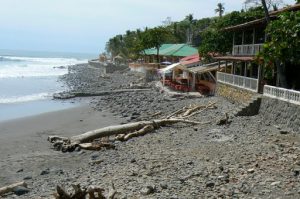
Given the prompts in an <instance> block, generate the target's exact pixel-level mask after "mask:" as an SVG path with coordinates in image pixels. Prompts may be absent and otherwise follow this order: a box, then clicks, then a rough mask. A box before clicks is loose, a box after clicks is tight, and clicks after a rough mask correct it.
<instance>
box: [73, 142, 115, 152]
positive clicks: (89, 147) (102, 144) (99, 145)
mask: <svg viewBox="0 0 300 199" xmlns="http://www.w3.org/2000/svg"><path fill="white" fill-rule="evenodd" d="M78 145H79V147H80V148H81V149H85V150H100V149H101V148H103V147H104V148H107V149H114V148H115V146H114V145H113V144H112V143H109V142H101V141H100V142H91V143H81V144H78Z"/></svg>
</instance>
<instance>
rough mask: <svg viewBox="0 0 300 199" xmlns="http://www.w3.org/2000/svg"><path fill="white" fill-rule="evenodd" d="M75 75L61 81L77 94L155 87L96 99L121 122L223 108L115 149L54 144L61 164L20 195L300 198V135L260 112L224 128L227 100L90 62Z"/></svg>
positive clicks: (94, 101)
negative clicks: (78, 190) (76, 191)
mask: <svg viewBox="0 0 300 199" xmlns="http://www.w3.org/2000/svg"><path fill="white" fill-rule="evenodd" d="M69 70H70V73H69V74H67V75H65V76H63V77H62V78H61V81H64V82H65V83H66V84H67V85H68V86H69V87H70V92H85V93H88V92H102V91H109V90H111V91H113V90H116V89H133V88H148V89H149V90H147V91H144V92H129V93H115V94H109V95H104V96H94V97H90V99H91V100H90V106H91V107H92V108H93V109H94V110H95V111H100V112H101V111H102V112H110V113H112V115H113V117H114V118H118V120H119V121H122V123H127V122H132V121H140V120H151V119H155V118H160V117H163V116H166V115H169V114H170V113H172V112H174V111H175V110H178V109H179V108H181V107H184V106H189V105H191V104H198V105H199V104H202V105H205V104H208V103H209V102H216V106H217V108H216V109H209V110H206V111H204V112H203V113H201V114H199V115H195V116H193V118H192V119H193V120H197V121H203V122H205V121H213V122H212V123H211V124H206V125H195V126H190V125H186V124H180V123H179V124H176V125H174V126H167V127H162V128H160V129H158V130H156V131H155V132H154V133H150V134H147V135H145V136H142V137H137V138H134V139H131V140H129V141H127V142H116V143H114V144H115V149H101V150H100V151H83V150H82V151H77V152H73V153H61V152H55V151H52V149H50V144H49V152H51V153H54V154H55V156H53V158H58V159H57V160H56V161H54V162H55V163H56V164H57V165H50V166H49V167H48V168H46V169H44V170H43V171H42V172H41V173H40V175H39V176H37V177H36V178H35V179H30V178H29V179H25V178H24V179H25V181H27V182H28V184H29V185H30V187H31V189H30V192H28V193H27V194H25V195H22V196H19V197H18V198H51V193H53V192H54V191H55V186H56V185H58V184H59V185H63V186H65V187H66V188H70V187H71V184H80V185H81V186H83V187H87V186H90V185H97V186H100V187H103V188H104V189H106V191H107V189H108V187H110V185H111V183H112V182H113V183H114V185H115V188H116V190H117V192H118V193H117V194H116V198H123V199H125V198H173V199H176V198H299V197H300V189H299V187H300V177H299V176H300V148H299V146H300V136H299V134H296V133H293V132H284V131H281V129H280V127H278V126H276V125H275V124H270V123H268V124H265V123H264V119H263V118H262V117H261V116H260V115H256V116H251V117H235V118H233V119H232V120H231V121H230V124H229V125H217V124H216V122H215V121H216V119H217V118H220V117H222V116H223V115H224V113H226V112H229V111H231V110H232V109H233V108H234V107H235V104H232V103H230V102H228V101H226V100H225V99H223V98H221V97H202V98H185V97H171V96H168V95H167V94H165V93H161V92H160V90H157V89H156V88H155V87H154V85H153V83H145V82H144V81H143V78H144V77H143V74H141V73H136V72H131V71H129V70H126V71H117V72H114V73H112V74H109V75H103V74H101V73H99V72H98V70H97V69H95V68H89V67H87V66H86V65H77V66H73V67H70V69H69ZM65 94H66V93H65ZM159 112H160V114H157V113H159ZM155 114H157V115H155ZM153 115H155V116H153ZM112 123H114V122H113V121H112ZM52 163H53V162H52ZM60 164H61V165H60ZM74 164H76V165H74ZM67 168H69V169H67ZM106 193H107V192H106ZM15 197H17V196H15V195H7V198H15Z"/></svg>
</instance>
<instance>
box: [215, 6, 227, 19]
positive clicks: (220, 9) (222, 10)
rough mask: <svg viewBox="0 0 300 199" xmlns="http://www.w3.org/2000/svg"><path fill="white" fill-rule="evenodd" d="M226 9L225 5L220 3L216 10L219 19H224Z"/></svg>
mask: <svg viewBox="0 0 300 199" xmlns="http://www.w3.org/2000/svg"><path fill="white" fill-rule="evenodd" d="M224 11H225V8H224V5H223V3H218V5H217V8H216V9H215V12H216V13H219V17H222V16H223V14H224Z"/></svg>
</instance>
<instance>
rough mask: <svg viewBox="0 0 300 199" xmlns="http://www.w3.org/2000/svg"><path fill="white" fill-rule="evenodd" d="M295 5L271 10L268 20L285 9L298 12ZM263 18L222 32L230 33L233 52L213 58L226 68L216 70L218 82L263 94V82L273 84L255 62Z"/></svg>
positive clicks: (260, 42) (260, 48)
mask: <svg viewBox="0 0 300 199" xmlns="http://www.w3.org/2000/svg"><path fill="white" fill-rule="evenodd" d="M299 9H300V5H299V4H296V5H294V6H290V7H287V8H284V9H281V10H278V11H273V12H270V18H271V20H276V18H277V17H278V14H280V13H282V12H285V11H297V10H299ZM266 26H267V24H266V20H265V18H262V19H257V20H254V21H250V22H247V23H243V24H238V25H235V26H231V27H227V28H225V29H224V31H231V32H233V42H232V43H233V45H232V52H231V54H229V55H226V56H218V57H215V59H216V60H218V61H225V65H226V67H225V71H224V72H218V73H217V81H218V82H220V83H224V84H229V85H232V86H235V87H239V88H242V89H246V90H249V91H253V92H256V93H263V90H264V85H265V84H266V83H268V84H274V81H273V82H272V81H270V80H269V81H268V82H266V80H265V79H264V74H263V67H264V66H263V65H262V64H258V62H257V61H255V59H256V55H257V54H258V53H259V52H260V51H261V50H262V49H263V44H264V42H265V41H266V38H267V36H266V34H265V29H266ZM229 64H230V67H228V65H229Z"/></svg>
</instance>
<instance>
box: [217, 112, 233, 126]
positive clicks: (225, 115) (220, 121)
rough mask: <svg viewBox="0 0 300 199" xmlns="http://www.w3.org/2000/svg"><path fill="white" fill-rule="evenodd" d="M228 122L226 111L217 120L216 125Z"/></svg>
mask: <svg viewBox="0 0 300 199" xmlns="http://www.w3.org/2000/svg"><path fill="white" fill-rule="evenodd" d="M228 124H230V121H229V115H228V113H225V114H224V117H223V118H221V119H219V120H218V121H217V125H228Z"/></svg>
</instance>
